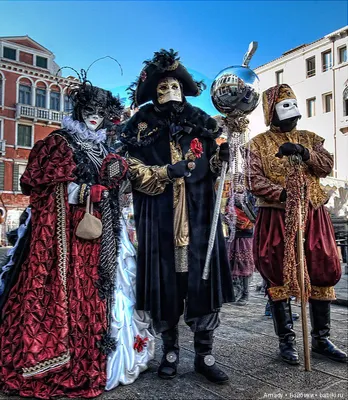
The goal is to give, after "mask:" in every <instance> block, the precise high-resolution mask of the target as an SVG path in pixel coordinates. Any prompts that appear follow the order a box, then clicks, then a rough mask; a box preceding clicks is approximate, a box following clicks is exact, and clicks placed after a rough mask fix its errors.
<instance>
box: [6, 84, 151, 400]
mask: <svg viewBox="0 0 348 400" xmlns="http://www.w3.org/2000/svg"><path fill="white" fill-rule="evenodd" d="M70 97H71V99H72V101H73V104H74V110H73V116H72V118H70V117H67V118H65V119H64V120H63V123H62V125H63V128H62V129H59V130H57V131H54V132H52V133H51V134H50V135H49V136H48V137H47V138H45V139H44V140H40V141H38V142H37V143H36V144H35V146H34V148H33V149H32V151H31V153H30V156H29V160H28V165H27V168H26V171H25V172H24V174H23V176H22V177H21V187H22V191H23V193H24V194H26V195H28V196H30V203H31V221H30V222H31V236H30V250H29V256H28V259H27V260H26V261H25V262H24V263H23V265H21V267H20V272H19V276H18V279H17V281H16V283H15V284H14V286H13V287H12V289H11V291H10V293H9V296H8V300H7V301H6V303H5V305H4V307H3V310H2V323H1V325H0V354H1V357H0V390H1V391H3V392H5V393H7V394H19V395H21V396H25V397H37V398H41V399H50V398H52V397H55V396H67V397H86V398H91V397H95V396H98V395H100V394H101V393H103V391H104V390H105V387H106V384H107V380H108V379H109V377H110V375H112V374H114V377H113V381H112V382H108V385H109V388H112V387H115V386H117V384H118V382H120V381H122V379H123V378H122V377H121V378H120V373H119V371H116V369H120V366H119V365H118V363H117V362H115V360H113V361H114V364H113V365H112V366H110V368H109V366H108V369H110V371H109V370H108V371H107V361H108V360H107V359H108V357H110V355H113V354H115V353H116V350H117V348H118V347H117V341H118V340H119V337H118V336H117V335H118V331H119V330H120V329H121V328H122V325H124V322H123V320H122V321H117V320H115V313H114V311H115V310H114V309H113V305H114V302H115V301H117V302H118V304H119V303H120V302H121V301H123V300H122V299H121V298H120V297H119V299H118V300H117V299H115V292H116V289H117V288H115V284H116V283H117V282H119V281H118V280H117V275H118V274H116V272H117V269H118V267H119V265H118V264H119V263H120V262H123V261H122V260H127V259H128V260H129V258H132V257H133V254H132V250H131V248H130V247H129V246H128V248H127V249H125V248H124V246H123V247H122V246H119V245H120V241H123V242H125V240H126V238H124V237H123V236H122V235H123V234H122V232H123V230H122V229H123V226H122V225H121V224H120V218H121V213H120V209H119V205H118V196H119V188H120V181H121V179H124V178H125V174H126V172H127V164H126V163H125V161H124V160H123V159H122V158H121V157H119V156H118V155H115V154H109V149H108V147H107V145H106V130H105V129H103V127H104V125H105V124H106V123H109V121H110V120H112V119H114V118H117V117H118V118H119V117H120V114H121V112H122V109H123V107H122V105H121V103H120V101H119V99H118V98H115V97H113V96H112V94H111V93H110V92H108V91H105V90H103V89H100V88H98V87H95V86H92V85H91V84H90V82H88V81H87V80H86V79H83V82H82V83H81V84H79V85H77V86H75V87H72V88H71V90H70ZM88 199H89V201H90V202H91V203H93V204H94V217H93V213H92V211H91V214H92V215H91V214H88V213H87V212H85V210H86V202H87V201H88ZM100 220H101V221H102V226H101V223H100ZM120 249H121V250H120ZM119 251H120V253H119V254H118V252H119ZM133 258H134V257H133ZM133 269H134V268H133ZM132 274H133V275H134V271H132ZM121 278H122V282H124V281H126V277H124V276H123V275H122V277H119V278H118V279H121ZM132 279H133V278H132ZM116 295H117V293H116ZM119 296H120V295H119ZM121 312H123V313H124V311H123V310H121ZM117 323H118V325H119V326H117V327H116V326H115V325H117ZM144 326H145V325H144ZM146 326H148V325H146ZM116 328H117V329H116ZM121 330H122V329H121ZM128 336H129V335H128ZM131 336H132V339H131V341H132V343H131V344H130V347H131V350H132V352H133V353H135V350H134V349H133V344H134V343H133V341H134V338H133V332H131ZM143 339H144V338H141V337H139V340H140V342H141V344H142V347H141V349H140V347H139V346H138V347H139V349H140V351H141V350H143V348H144V347H146V345H147V343H146V341H147V340H149V338H147V340H143ZM123 343H126V342H125V341H124V340H122V346H123ZM127 344H128V342H127ZM117 351H118V350H117ZM118 353H119V352H118ZM135 358H137V356H135V355H134V356H133V361H134V359H135ZM142 361H143V360H142ZM143 364H144V363H142V365H143ZM124 366H125V364H124V363H123V364H122V368H124ZM143 369H144V367H143V368H142V370H143ZM137 373H139V370H138V371H135V374H133V376H132V377H131V378H132V380H134V377H136V376H137ZM128 383H130V381H128Z"/></svg>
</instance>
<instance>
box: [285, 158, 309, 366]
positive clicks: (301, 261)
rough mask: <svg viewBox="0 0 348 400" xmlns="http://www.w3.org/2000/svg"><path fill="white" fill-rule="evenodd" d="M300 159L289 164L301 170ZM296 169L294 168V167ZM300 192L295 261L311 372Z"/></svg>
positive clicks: (305, 357)
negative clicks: (297, 267) (296, 262)
mask: <svg viewBox="0 0 348 400" xmlns="http://www.w3.org/2000/svg"><path fill="white" fill-rule="evenodd" d="M301 161H302V159H301V158H300V157H296V156H292V157H291V159H290V162H292V163H293V164H298V166H297V168H299V169H300V168H301V166H300V163H301ZM295 168H296V167H295ZM302 190H303V189H302ZM302 190H301V199H300V202H299V206H298V207H299V209H298V230H297V259H298V263H299V266H300V269H299V273H298V275H299V284H300V291H301V321H302V335H303V350H304V361H305V370H306V371H311V358H310V353H309V344H308V324H307V302H306V298H305V280H304V276H305V274H304V235H303V231H304V226H303V209H302V200H303V191H302Z"/></svg>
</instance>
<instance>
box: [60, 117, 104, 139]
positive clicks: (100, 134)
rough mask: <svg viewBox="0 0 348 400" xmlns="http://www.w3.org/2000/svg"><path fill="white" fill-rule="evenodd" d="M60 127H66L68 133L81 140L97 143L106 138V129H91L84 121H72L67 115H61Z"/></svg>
mask: <svg viewBox="0 0 348 400" xmlns="http://www.w3.org/2000/svg"><path fill="white" fill-rule="evenodd" d="M62 127H63V128H64V129H66V131H67V132H68V133H69V134H70V135H74V136H75V137H77V138H78V139H79V140H81V141H82V142H93V143H97V144H99V143H102V142H105V140H106V129H99V130H97V131H91V130H89V129H88V128H87V126H86V124H85V123H84V122H80V121H74V120H73V119H72V118H71V117H68V116H64V117H63V120H62Z"/></svg>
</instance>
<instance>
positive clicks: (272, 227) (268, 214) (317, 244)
mask: <svg viewBox="0 0 348 400" xmlns="http://www.w3.org/2000/svg"><path fill="white" fill-rule="evenodd" d="M263 109H264V116H265V124H266V126H269V129H268V130H267V131H266V132H264V133H261V134H259V135H258V136H256V137H255V138H253V139H252V140H251V141H250V143H249V144H248V145H247V146H246V148H247V150H246V153H245V156H246V159H247V164H248V167H249V171H250V179H248V182H247V184H249V186H250V190H251V192H252V193H253V194H254V195H255V196H257V197H258V207H259V213H258V217H257V221H256V225H255V233H254V246H253V249H254V258H255V266H256V268H257V269H258V271H259V272H260V274H261V275H262V277H263V278H264V279H265V280H266V281H267V285H268V295H269V298H270V303H271V310H272V316H273V321H274V327H275V332H276V334H277V335H278V336H279V341H280V343H279V348H280V354H281V357H282V359H283V360H284V361H285V362H287V363H289V364H298V363H299V357H298V352H297V350H296V344H295V332H294V330H293V319H292V316H291V310H290V302H289V297H290V296H297V297H298V296H299V292H298V289H299V287H298V286H297V292H296V290H295V292H296V293H294V290H292V289H293V288H294V286H293V285H294V281H297V279H296V273H294V275H293V276H294V277H295V279H294V280H290V281H289V279H286V276H287V275H286V273H287V271H286V268H287V265H288V264H287V263H286V262H285V260H286V259H288V257H287V251H286V249H287V247H286V235H285V231H286V228H287V226H286V223H285V207H286V202H287V201H289V196H288V194H287V190H286V189H285V182H286V176H287V175H288V174H289V173H290V172H291V168H293V167H292V166H291V165H290V164H289V159H288V157H284V156H291V155H299V156H301V158H302V162H303V163H302V165H303V171H304V172H303V174H304V175H303V176H304V179H305V181H306V182H307V184H306V187H307V188H308V191H307V199H308V200H307V203H306V204H307V206H306V207H305V212H306V225H305V228H304V235H305V239H306V240H305V243H304V251H305V263H306V265H307V267H306V268H305V278H306V282H307V285H306V287H307V290H308V293H307V296H308V298H309V306H310V317H311V323H312V331H311V335H312V352H314V353H319V354H321V355H323V356H326V357H328V358H330V359H332V360H335V361H339V362H347V355H346V354H345V353H344V352H343V351H341V350H340V349H338V348H337V347H336V346H335V345H334V344H333V343H332V342H331V341H330V303H331V300H334V299H335V292H334V285H336V283H337V282H338V281H339V279H340V277H341V267H340V262H339V258H338V253H337V248H336V243H335V236H334V230H333V226H332V223H331V220H330V217H329V214H328V212H327V210H326V209H325V207H324V204H325V203H326V201H327V195H326V194H325V192H324V191H323V190H322V189H321V187H320V184H319V179H320V178H324V177H326V176H327V175H329V174H330V172H331V170H332V167H333V158H332V156H331V154H330V153H329V152H328V151H327V150H325V148H324V146H323V143H324V139H323V138H321V137H320V136H318V135H316V134H315V133H313V132H310V131H306V130H299V129H297V121H298V120H299V119H300V118H301V114H300V112H299V109H298V107H297V100H296V96H295V94H294V92H293V90H292V89H291V87H290V86H288V85H286V84H282V85H277V86H274V87H271V88H269V89H268V90H266V91H265V92H264V93H263ZM287 198H288V199H287ZM289 204H290V203H289ZM294 242H295V238H294V240H293V243H292V246H293V245H294ZM292 268H293V271H295V269H296V259H294V260H293V265H292ZM295 283H296V282H295Z"/></svg>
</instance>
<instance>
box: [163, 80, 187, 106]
mask: <svg viewBox="0 0 348 400" xmlns="http://www.w3.org/2000/svg"><path fill="white" fill-rule="evenodd" d="M157 101H158V103H159V104H165V103H168V101H178V102H179V103H181V102H182V94H181V87H180V83H179V81H178V80H177V79H175V78H163V79H161V80H160V81H159V83H158V85H157Z"/></svg>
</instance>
